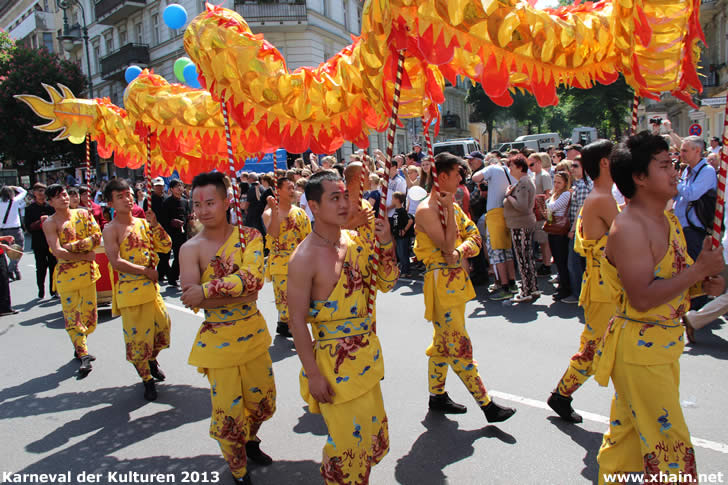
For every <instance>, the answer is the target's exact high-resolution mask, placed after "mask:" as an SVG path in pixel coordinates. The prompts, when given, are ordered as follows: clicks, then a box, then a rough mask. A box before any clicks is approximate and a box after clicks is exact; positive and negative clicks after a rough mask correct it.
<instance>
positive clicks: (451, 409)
mask: <svg viewBox="0 0 728 485" xmlns="http://www.w3.org/2000/svg"><path fill="white" fill-rule="evenodd" d="M430 409H431V410H432V411H438V412H440V413H443V414H464V413H467V412H468V408H466V407H465V406H463V405H462V404H458V403H456V402H455V401H453V400H452V399H450V396H448V395H447V393H446V392H443V393H442V394H435V395H434V396H432V395H431V396H430Z"/></svg>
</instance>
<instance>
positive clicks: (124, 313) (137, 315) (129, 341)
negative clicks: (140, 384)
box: [119, 295, 170, 381]
mask: <svg viewBox="0 0 728 485" xmlns="http://www.w3.org/2000/svg"><path fill="white" fill-rule="evenodd" d="M119 313H120V314H121V322H122V326H123V329H124V343H125V344H126V360H127V361H128V362H131V364H132V365H133V366H134V368H135V369H136V371H137V373H138V374H139V377H141V378H142V380H143V381H148V380H150V379H151V378H152V375H151V374H150V371H149V361H150V360H155V359H156V358H157V355H159V352H160V351H161V350H162V349H166V348H168V347H169V334H170V321H169V315H168V314H167V309H166V307H165V306H164V301H163V300H162V296H161V295H157V298H156V299H155V300H153V301H150V302H147V303H144V304H142V305H137V306H129V307H125V308H119Z"/></svg>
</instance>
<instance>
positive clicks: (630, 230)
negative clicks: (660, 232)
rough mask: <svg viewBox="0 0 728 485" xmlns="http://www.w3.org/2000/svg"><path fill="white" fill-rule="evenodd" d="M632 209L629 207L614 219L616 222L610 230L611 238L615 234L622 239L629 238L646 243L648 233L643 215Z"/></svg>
mask: <svg viewBox="0 0 728 485" xmlns="http://www.w3.org/2000/svg"><path fill="white" fill-rule="evenodd" d="M630 209H631V208H630V206H629V205H628V206H627V207H625V209H624V210H623V211H622V212H620V213H619V214H617V216H616V217H615V218H614V222H613V223H612V228H611V230H610V237H611V235H613V234H614V235H617V236H618V237H619V238H620V239H621V238H624V237H628V238H633V239H635V240H642V241H643V242H644V235H645V234H646V233H647V231H646V230H645V224H644V220H643V219H642V215H641V214H640V213H639V212H638V211H635V210H633V209H632V210H630Z"/></svg>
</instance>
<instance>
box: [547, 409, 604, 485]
mask: <svg viewBox="0 0 728 485" xmlns="http://www.w3.org/2000/svg"><path fill="white" fill-rule="evenodd" d="M546 419H548V420H549V421H551V423H552V424H553V425H554V426H555V427H556V428H557V429H558V430H559V431H561V432H562V433H564V434H565V435H568V436H569V437H570V438H571V440H572V441H573V442H574V443H576V444H577V445H579V446H581V447H582V448H584V450H586V455H584V468H583V469H582V470H581V476H582V477H584V478H586V479H587V480H590V481H591V482H592V483H597V481H598V480H597V477H598V474H599V465H598V464H597V454H598V453H599V448H600V447H601V445H602V433H598V432H595V431H587V430H585V429H584V428H582V427H580V426H578V425H574V424H571V423H567V422H565V421H563V420H562V419H561V418H558V417H556V416H549V417H548V418H546Z"/></svg>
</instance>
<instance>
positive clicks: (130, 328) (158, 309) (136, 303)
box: [109, 218, 172, 381]
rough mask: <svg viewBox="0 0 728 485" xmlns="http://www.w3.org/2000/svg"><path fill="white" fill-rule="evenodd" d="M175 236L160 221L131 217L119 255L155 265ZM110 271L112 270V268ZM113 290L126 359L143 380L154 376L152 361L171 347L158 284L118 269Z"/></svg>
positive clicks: (168, 324)
mask: <svg viewBox="0 0 728 485" xmlns="http://www.w3.org/2000/svg"><path fill="white" fill-rule="evenodd" d="M171 249H172V239H170V237H169V235H168V234H167V233H166V232H165V231H164V229H163V228H162V226H161V225H160V224H157V225H156V226H155V227H153V228H151V227H149V223H148V222H147V221H146V220H144V219H137V218H132V228H131V231H129V233H128V234H127V235H126V237H125V238H124V240H123V241H122V242H121V244H120V245H119V256H121V258H122V259H125V260H126V261H129V262H130V263H133V264H138V265H141V266H145V267H150V268H156V266H157V263H158V262H159V261H158V259H159V256H158V255H157V253H168V252H169V251H170V250H171ZM109 274H111V271H109ZM117 274H118V281H116V278H113V280H114V291H113V293H112V295H113V296H112V298H113V299H112V303H111V310H112V314H114V315H118V314H121V323H122V326H123V330H124V343H125V345H126V360H127V361H129V362H131V364H132V365H133V366H134V368H135V369H136V371H137V373H138V374H139V377H141V378H142V380H144V381H148V380H150V379H151V378H152V375H151V373H150V369H149V361H150V360H156V358H157V355H158V354H159V352H160V351H161V350H162V349H166V348H167V347H169V333H170V321H169V315H168V314H167V308H166V307H165V305H164V300H163V299H162V296H161V295H160V294H159V285H158V284H156V283H153V282H152V281H150V280H149V279H148V278H147V277H146V276H143V275H135V274H130V273H122V272H118V273H117Z"/></svg>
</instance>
